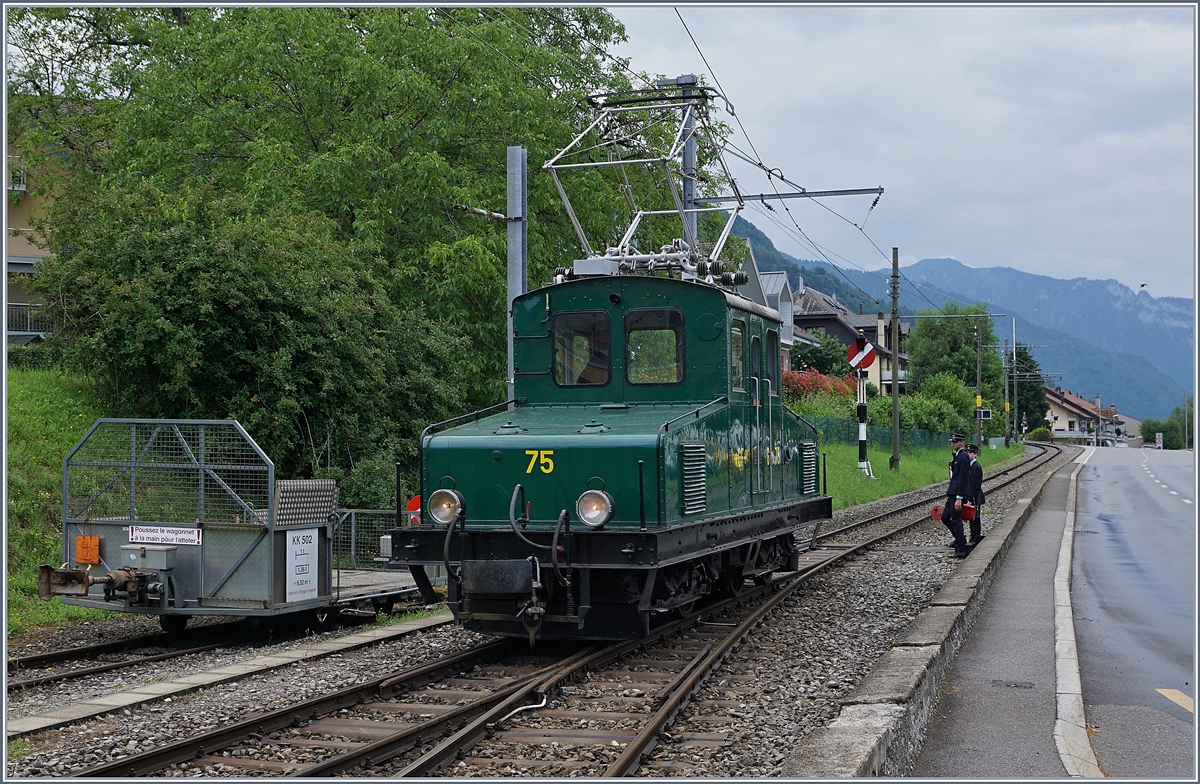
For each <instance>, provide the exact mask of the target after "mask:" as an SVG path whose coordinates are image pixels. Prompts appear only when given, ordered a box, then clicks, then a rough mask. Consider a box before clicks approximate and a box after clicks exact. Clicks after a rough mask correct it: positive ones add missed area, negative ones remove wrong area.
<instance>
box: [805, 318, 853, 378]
mask: <svg viewBox="0 0 1200 784" xmlns="http://www.w3.org/2000/svg"><path fill="white" fill-rule="evenodd" d="M812 334H813V336H814V337H815V338H817V340H819V341H820V345H816V346H809V345H802V346H800V347H799V348H798V349H797V348H793V349H792V366H793V367H794V368H796V369H797V370H803V369H805V368H815V369H816V370H818V371H819V372H821V373H824V374H825V375H827V376H838V377H839V378H841V377H844V376H846V375H847V374H849V373H852V372H853V371H854V368H852V367H850V362H849V361H848V360H847V359H846V347H845V346H844V345H842V342H841V341H840V340H838V339H837V338H836V337H834V336H833V335H827V334H826V333H825V330H823V329H814V330H813V333H812Z"/></svg>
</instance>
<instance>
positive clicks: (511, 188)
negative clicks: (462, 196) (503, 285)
mask: <svg viewBox="0 0 1200 784" xmlns="http://www.w3.org/2000/svg"><path fill="white" fill-rule="evenodd" d="M527 163H528V151H527V150H526V149H525V148H524V147H509V148H508V215H507V216H505V220H506V221H507V222H508V399H509V400H512V399H513V398H514V397H516V389H517V384H516V368H515V366H514V364H513V312H512V311H513V300H514V299H516V298H517V297H519V296H521V295H522V294H524V293H525V288H526V286H528V281H529V254H528V243H529V221H528V220H526V215H527V214H528V202H529V188H528V183H527V177H528V166H527ZM513 406H514V404H513V403H509V405H508V408H509V410H510V411H511V410H512V408H513Z"/></svg>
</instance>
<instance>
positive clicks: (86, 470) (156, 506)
mask: <svg viewBox="0 0 1200 784" xmlns="http://www.w3.org/2000/svg"><path fill="white" fill-rule="evenodd" d="M337 499H338V488H337V485H336V483H335V482H334V481H333V480H331V479H290V480H285V479H277V478H276V477H275V464H274V463H273V462H272V461H271V459H270V458H269V457H268V456H267V454H266V453H265V452H264V451H263V450H262V449H261V448H260V447H259V445H258V444H256V443H255V442H254V440H253V439H252V438H251V437H250V435H249V433H247V432H246V430H245V429H244V428H243V427H242V426H241V424H240V423H238V422H236V421H233V420H228V421H217V420H196V419H100V420H97V421H96V423H95V424H93V425H92V427H91V428H90V429H89V430H88V432H87V433H86V434H85V435H84V437H83V438H82V439H81V440H80V441H79V443H78V444H77V445H76V446H75V448H74V449H72V450H71V451H70V453H68V454H67V456H66V458H65V459H64V460H63V507H62V511H63V515H62V560H63V563H62V565H61V566H59V567H55V566H53V565H51V564H43V565H42V566H40V567H39V569H38V594H39V595H40V596H41V597H42V598H43V599H47V600H48V599H51V598H53V597H55V596H61V597H62V600H63V601H64V602H65V603H68V604H74V605H79V606H83V607H93V608H97V609H103V610H114V611H117V612H124V613H133V614H141V615H153V616H157V618H158V620H159V623H160V624H161V626H162V628H163V629H164V630H165V631H168V632H179V631H182V630H183V629H184V627H185V626H186V625H187V623H188V620H189V619H190V618H191V617H192V616H196V615H224V616H246V617H248V618H250V619H251V620H252V622H253V623H255V624H260V625H262V624H267V623H268V622H269V621H270V620H272V619H274V618H279V617H288V618H290V619H292V620H295V619H297V618H300V617H306V615H307V614H323V613H328V612H331V611H333V610H335V609H340V608H342V607H346V606H354V605H358V604H365V603H367V602H370V603H371V604H373V605H374V606H375V607H376V608H377V609H384V610H387V609H389V608H390V607H391V606H392V605H393V604H394V603H395V602H396V600H398V599H400V598H402V597H403V596H405V595H408V594H410V593H411V592H412V588H413V584H412V580H411V578H409V577H408V575H407V574H404V575H399V574H397V573H395V572H392V573H386V572H385V571H384V570H382V569H375V570H369V569H360V568H355V566H356V563H357V562H356V561H355V560H354V557H353V553H354V545H353V529H351V531H350V533H351V547H350V553H349V554H347V553H346V552H345V548H344V547H339V548H338V550H337V551H335V548H334V540H335V538H339V539H340V540H344V538H345V537H343V536H341V534H342V533H344V532H345V529H344V528H343V529H340V530H339V528H338V526H339V521H340V519H341V518H340V517H339V515H338V514H337V512H338V511H339V510H338V509H337ZM342 511H345V512H349V511H350V510H342ZM355 511H357V510H355ZM380 516H381V517H382V515H380ZM387 517H390V514H389V515H387ZM349 525H350V526H353V525H354V520H353V519H351V520H350V522H349ZM341 543H342V544H344V541H342V542H341ZM348 555H349V557H347V556H348Z"/></svg>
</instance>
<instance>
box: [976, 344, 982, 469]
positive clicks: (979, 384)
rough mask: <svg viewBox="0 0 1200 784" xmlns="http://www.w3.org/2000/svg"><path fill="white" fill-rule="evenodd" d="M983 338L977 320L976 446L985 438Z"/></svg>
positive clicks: (980, 444)
mask: <svg viewBox="0 0 1200 784" xmlns="http://www.w3.org/2000/svg"><path fill="white" fill-rule="evenodd" d="M982 416H983V338H982V337H981V336H980V334H979V322H978V321H977V322H975V446H982V443H981V442H982V440H983V419H982V418H981V417H982Z"/></svg>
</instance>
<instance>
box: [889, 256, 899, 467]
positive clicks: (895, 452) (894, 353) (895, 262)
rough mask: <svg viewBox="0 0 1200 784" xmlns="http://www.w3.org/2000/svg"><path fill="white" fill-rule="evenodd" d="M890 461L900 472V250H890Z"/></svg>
mask: <svg viewBox="0 0 1200 784" xmlns="http://www.w3.org/2000/svg"><path fill="white" fill-rule="evenodd" d="M891 343H892V344H891V345H890V346H888V348H889V349H891V359H890V360H889V361H890V362H891V365H892V459H891V460H889V461H888V468H890V469H892V470H893V471H899V470H900V249H899V248H892V340H891Z"/></svg>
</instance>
